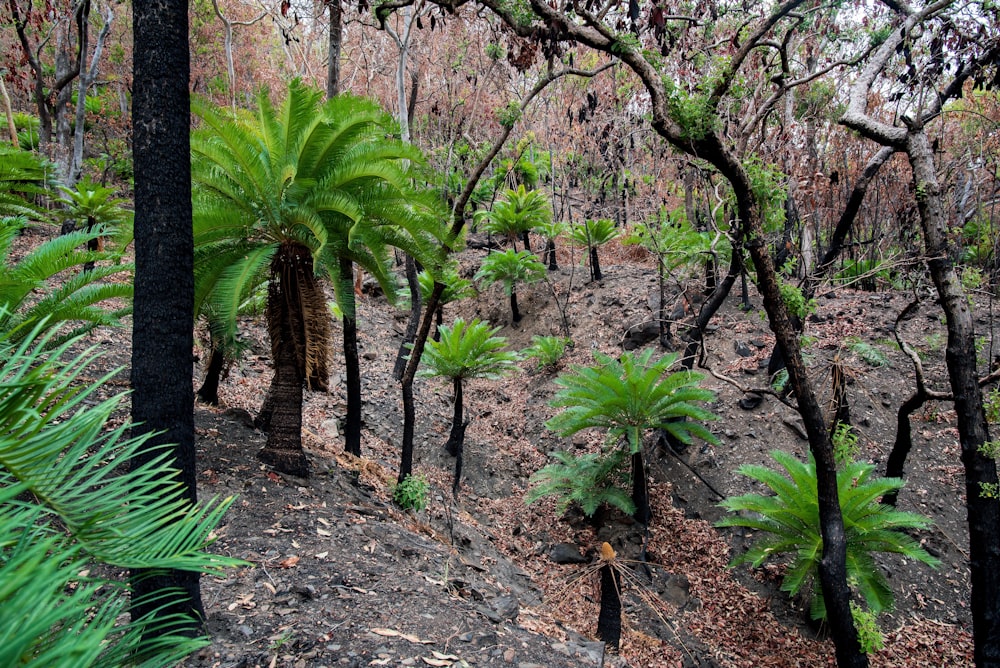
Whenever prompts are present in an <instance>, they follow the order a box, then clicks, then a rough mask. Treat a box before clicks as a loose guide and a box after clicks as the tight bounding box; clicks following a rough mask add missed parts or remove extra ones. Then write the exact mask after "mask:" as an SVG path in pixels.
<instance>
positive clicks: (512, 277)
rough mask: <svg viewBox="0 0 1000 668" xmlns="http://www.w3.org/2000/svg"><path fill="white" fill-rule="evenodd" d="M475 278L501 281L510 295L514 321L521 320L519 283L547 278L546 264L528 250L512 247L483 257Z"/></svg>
mask: <svg viewBox="0 0 1000 668" xmlns="http://www.w3.org/2000/svg"><path fill="white" fill-rule="evenodd" d="M475 279H476V280H477V281H478V280H484V281H486V282H487V283H500V284H501V285H503V289H504V292H505V293H506V294H507V296H508V297H510V312H511V317H512V319H513V322H514V323H515V324H516V323H518V322H521V310H520V309H519V308H518V307H517V284H518V283H537V282H538V281H541V280H544V279H545V265H544V264H542V263H541V262H539V261H538V258H537V257H535V256H534V255H532V254H531V253H529V252H528V251H515V250H513V249H512V248H508V249H507V250H505V251H503V252H501V253H490V254H489V255H487V256H486V257H485V258H483V264H482V266H481V267H480V268H479V271H478V272H476V275H475Z"/></svg>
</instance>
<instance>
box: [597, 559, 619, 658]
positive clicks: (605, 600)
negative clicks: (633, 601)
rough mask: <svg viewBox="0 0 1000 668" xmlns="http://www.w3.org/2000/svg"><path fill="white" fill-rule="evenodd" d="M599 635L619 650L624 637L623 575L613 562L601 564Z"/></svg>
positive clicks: (612, 648) (611, 647)
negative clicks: (619, 573)
mask: <svg viewBox="0 0 1000 668" xmlns="http://www.w3.org/2000/svg"><path fill="white" fill-rule="evenodd" d="M597 637H598V638H600V639H601V640H603V641H604V642H605V644H606V645H607V646H608V648H610V649H611V650H612V651H615V652H617V651H618V648H619V646H620V645H621V639H622V599H621V576H619V575H618V571H616V570H615V567H614V566H612V565H611V564H608V563H606V564H604V565H603V566H601V610H600V612H599V613H598V615H597Z"/></svg>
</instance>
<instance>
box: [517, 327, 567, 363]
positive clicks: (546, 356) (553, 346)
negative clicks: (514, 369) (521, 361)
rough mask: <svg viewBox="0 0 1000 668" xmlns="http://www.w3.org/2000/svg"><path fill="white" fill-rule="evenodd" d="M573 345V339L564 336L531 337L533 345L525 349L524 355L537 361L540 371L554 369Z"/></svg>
mask: <svg viewBox="0 0 1000 668" xmlns="http://www.w3.org/2000/svg"><path fill="white" fill-rule="evenodd" d="M572 343H573V340H572V339H567V338H565V337H562V336H538V335H537V334H536V335H535V336H532V337H531V345H530V346H528V347H527V348H525V349H524V355H525V356H526V357H530V358H533V359H535V360H537V362H538V368H539V369H554V368H555V366H556V365H557V364H559V360H561V359H562V358H563V355H565V354H566V348H567V347H568V346H570V345H572Z"/></svg>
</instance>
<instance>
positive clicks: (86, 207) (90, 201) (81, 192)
mask: <svg viewBox="0 0 1000 668" xmlns="http://www.w3.org/2000/svg"><path fill="white" fill-rule="evenodd" d="M59 190H60V192H62V194H63V196H62V197H60V198H59V200H58V202H59V203H60V204H61V205H62V206H63V209H62V211H60V214H59V215H60V217H61V218H62V219H63V226H62V231H63V234H65V233H67V232H72V231H74V230H76V229H78V228H77V226H76V223H77V221H79V220H83V221H84V223H85V228H84V229H85V230H86V231H87V232H91V231H93V230H94V228H95V227H97V226H98V225H102V226H104V230H105V233H111V232H113V233H115V234H116V236H118V238H119V242H120V244H121V245H125V244H126V243H128V242H129V241H130V240H131V238H132V212H131V211H129V210H128V209H126V208H125V207H124V205H125V201H124V200H121V199H116V198H114V197H112V195H113V194H114V191H113V190H111V189H110V188H105V187H104V186H102V185H100V184H98V183H94V182H93V181H91V180H90V179H89V178H86V179H83V180H82V181H79V182H78V183H77V184H76V187H75V188H67V187H66V186H60V187H59ZM101 247H102V246H101V239H100V238H99V237H98V238H94V239H91V240H90V241H88V242H87V250H90V251H96V250H101ZM93 268H94V265H93V263H92V262H91V263H87V264H85V265H84V267H83V270H84V271H90V270H92V269H93Z"/></svg>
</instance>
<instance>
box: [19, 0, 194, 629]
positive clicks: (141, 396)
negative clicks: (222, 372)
mask: <svg viewBox="0 0 1000 668" xmlns="http://www.w3.org/2000/svg"><path fill="white" fill-rule="evenodd" d="M15 4H16V3H11V7H13V6H14V5H15ZM187 9H188V7H187V3H186V2H181V1H179V0H165V1H164V2H159V3H151V2H137V3H135V4H134V8H133V16H132V18H133V23H132V29H133V34H134V36H135V51H134V53H133V73H134V78H133V82H134V83H133V85H134V87H133V92H134V97H133V107H132V127H133V128H134V136H133V144H132V151H133V158H134V163H135V167H136V173H135V231H136V237H135V299H134V309H135V310H134V314H133V324H134V327H133V331H132V372H131V385H132V390H133V392H132V397H131V400H132V421H133V423H134V425H135V426H133V428H132V434H133V435H134V436H138V435H140V434H144V433H148V432H154V433H155V432H158V433H156V434H155V435H154V436H152V437H151V438H150V439H149V440H148V441H146V443H145V445H144V446H143V448H142V449H141V450H140V451H139V452H137V453H136V456H135V459H134V460H133V461H132V465H133V466H142V465H143V464H145V463H146V462H148V461H151V460H152V459H154V458H156V457H159V456H161V455H162V454H163V453H164V452H169V453H171V455H172V457H173V464H174V466H175V467H176V469H177V471H178V474H177V476H176V478H174V479H172V480H169V481H164V482H165V486H169V485H171V484H173V483H180V485H181V487H180V493H181V494H182V495H183V497H184V498H185V499H186V500H188V501H190V502H191V503H195V502H196V501H197V484H196V483H197V470H196V456H195V447H194V440H195V439H194V391H193V388H192V385H191V350H192V348H193V346H194V335H193V329H192V326H191V323H193V322H194V238H193V235H192V231H191V230H192V227H191V219H192V214H191V161H190V158H189V148H190V137H189V133H190V98H189V93H188V81H189V76H190V60H189V45H188V28H187V20H188V13H187ZM15 19H16V21H17V23H18V25H17V28H18V35H21V34H22V29H23V24H22V23H21V22H20V19H19V18H18V17H15ZM29 54H30V52H29ZM29 58H30V55H29ZM34 65H35V63H34V62H33V63H32V68H33V69H34ZM39 103H40V111H41V112H42V113H43V114H44V113H45V109H44V104H42V100H40V101H39ZM170 444H172V445H170ZM164 447H165V448H167V450H164ZM173 491H174V490H173V489H172V488H171V489H165V490H164V492H165V493H166V494H171V493H173ZM129 577H130V581H131V586H132V604H131V608H130V613H131V615H132V619H133V620H139V619H142V618H144V617H146V616H147V615H151V616H153V618H154V624H156V622H159V623H160V625H157V626H156V628H157V631H158V632H160V633H164V632H166V631H167V630H168V629H169V631H171V632H176V633H184V634H189V635H192V636H194V635H200V634H202V633H203V629H204V627H203V623H204V619H205V609H204V607H203V605H202V601H201V591H200V584H199V582H200V574H199V573H198V572H197V571H181V570H166V571H163V570H161V571H149V570H143V569H136V570H133V571H131V573H130V576H129ZM150 635H152V634H150Z"/></svg>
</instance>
